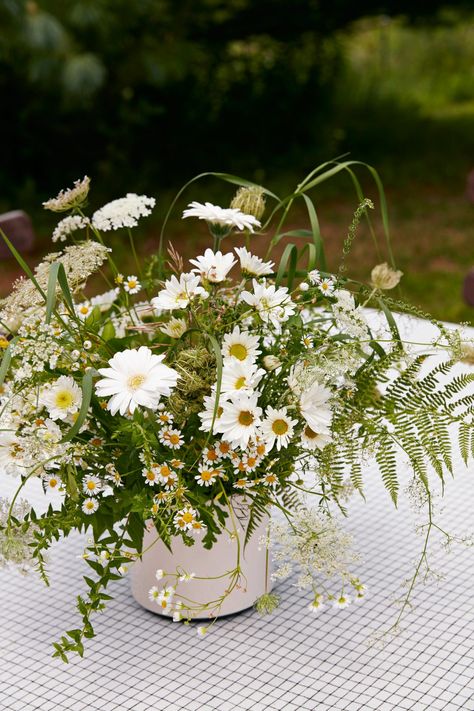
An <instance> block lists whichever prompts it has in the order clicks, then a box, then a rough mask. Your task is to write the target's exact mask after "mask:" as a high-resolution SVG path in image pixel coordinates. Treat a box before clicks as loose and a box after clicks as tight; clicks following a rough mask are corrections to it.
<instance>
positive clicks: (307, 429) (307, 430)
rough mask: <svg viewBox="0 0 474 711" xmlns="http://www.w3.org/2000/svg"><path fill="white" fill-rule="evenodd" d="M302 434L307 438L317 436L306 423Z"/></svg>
mask: <svg viewBox="0 0 474 711" xmlns="http://www.w3.org/2000/svg"><path fill="white" fill-rule="evenodd" d="M304 434H305V437H307V438H308V439H315V438H316V437H317V436H318V435H317V433H316V432H315V431H314V430H312V429H311V427H310V426H309V425H306V427H305V428H304Z"/></svg>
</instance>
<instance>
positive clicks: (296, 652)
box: [0, 319, 474, 711]
mask: <svg viewBox="0 0 474 711" xmlns="http://www.w3.org/2000/svg"><path fill="white" fill-rule="evenodd" d="M400 322H401V326H402V329H403V336H405V337H407V336H409V335H410V334H411V335H413V336H414V338H413V340H417V341H421V340H423V339H427V340H429V338H430V336H431V333H432V331H431V327H430V326H429V324H427V323H426V322H423V321H418V320H414V319H401V321H400ZM470 333H471V335H472V334H473V333H474V332H473V331H471V332H470ZM456 367H457V368H458V366H456ZM459 367H460V368H462V369H469V366H459ZM471 371H472V368H471ZM435 477H436V474H434V473H433V474H432V478H433V480H434V478H435ZM364 479H365V482H366V502H364V501H363V500H362V499H361V498H360V497H359V496H358V495H355V496H354V497H353V499H352V500H351V502H350V503H349V512H350V516H349V518H348V519H347V520H346V521H344V522H343V523H344V525H345V527H346V528H347V530H349V531H351V532H352V534H353V536H354V548H355V550H356V551H360V553H361V556H362V559H361V561H360V562H358V563H356V564H355V565H354V566H353V567H354V569H355V571H356V572H357V574H359V576H360V578H361V580H362V581H363V582H364V583H366V584H367V587H368V593H367V597H366V598H365V599H364V601H363V602H362V603H359V604H353V605H350V606H349V607H348V608H346V609H343V610H335V609H330V608H328V607H327V608H326V609H325V610H324V611H322V612H321V613H319V614H316V615H315V614H313V613H311V612H310V611H309V610H308V603H309V602H310V594H309V593H308V592H300V591H299V590H298V589H297V588H296V587H295V586H294V585H293V583H294V580H291V579H289V580H285V581H282V582H279V583H278V584H277V585H276V588H275V590H276V592H278V593H279V595H280V596H281V605H280V607H279V608H278V609H277V610H276V612H275V613H274V614H273V615H271V616H268V617H259V615H258V614H257V613H256V612H255V611H253V610H248V611H245V612H243V613H241V614H238V615H235V616H232V617H228V618H221V619H220V620H218V621H217V623H216V624H215V625H214V626H213V627H212V630H211V632H210V633H209V634H208V635H207V636H206V637H204V638H202V639H201V638H198V636H197V634H196V628H195V627H194V626H186V625H182V624H176V623H173V622H172V621H171V620H168V619H165V618H162V617H159V616H157V615H154V614H153V613H151V612H148V611H147V610H144V609H142V608H141V607H140V606H139V605H138V604H137V603H136V602H135V601H134V599H133V598H132V596H131V593H130V589H129V586H130V581H129V580H128V579H127V577H126V576H125V577H124V578H123V579H122V580H120V581H118V582H117V583H115V584H114V588H113V590H112V592H113V593H114V594H115V599H114V600H113V601H111V602H110V603H109V604H108V606H107V610H106V612H105V613H104V614H102V615H101V616H100V617H96V620H95V623H96V631H97V637H96V638H94V639H92V640H87V641H86V649H85V657H84V659H80V658H78V657H74V656H73V657H71V660H70V663H69V664H68V665H66V664H64V663H63V662H61V661H60V660H58V659H52V658H51V653H52V651H53V649H52V646H51V643H52V642H53V641H55V640H56V639H57V638H58V637H59V636H60V635H61V634H62V633H63V632H64V631H65V630H66V629H71V628H74V627H76V626H77V625H78V621H79V616H78V613H77V611H76V610H75V609H74V600H75V595H77V594H78V593H79V592H81V591H82V590H83V589H84V583H83V581H82V577H81V576H82V574H83V573H85V574H89V573H88V567H87V566H86V564H85V563H84V561H83V560H82V559H81V554H82V552H83V549H84V537H83V536H79V535H74V536H72V537H71V538H69V539H67V540H65V541H61V542H59V543H58V544H57V545H55V547H54V548H53V549H52V550H51V552H50V561H51V562H50V566H49V569H50V573H51V583H52V584H51V587H50V588H47V587H45V586H44V584H43V583H42V582H41V581H40V580H39V579H38V577H37V576H35V575H34V574H32V575H31V576H27V577H22V576H21V575H20V574H19V573H16V572H12V571H5V570H2V571H0V593H1V604H0V709H1V711H89V709H90V710H91V711H102V710H104V711H115V710H116V711H127V710H130V711H132V710H133V711H184V710H186V711H211V710H216V711H245V710H246V709H249V710H250V711H278V710H279V709H281V710H282V711H325V710H326V709H335V710H337V711H344V710H348V711H368V710H371V709H374V710H375V711H392V710H393V711H395V710H396V711H402V710H405V709H413V710H414V711H425V710H426V711H428V710H429V711H441V710H442V709H444V710H445V711H456V710H457V709H466V711H473V710H474V597H473V589H474V550H473V548H469V547H467V546H462V545H453V546H452V547H451V549H450V550H446V549H445V548H444V547H443V546H442V545H441V543H442V536H441V535H440V534H438V535H436V532H435V534H434V537H433V542H432V544H431V548H432V553H431V555H430V559H429V562H430V566H431V568H432V571H433V573H434V574H438V573H439V574H440V575H441V576H442V577H441V578H440V579H439V580H436V579H434V578H432V579H431V580H429V581H427V583H426V584H420V585H418V586H416V588H415V590H414V593H413V598H412V601H413V608H412V609H411V610H410V611H408V612H407V613H406V615H405V616H404V618H403V619H402V624H401V627H402V629H401V631H400V633H399V634H398V635H396V636H391V635H388V636H386V637H385V638H384V640H383V641H382V642H376V641H375V639H376V638H378V636H379V635H380V633H383V632H384V631H387V630H389V628H390V626H391V625H392V624H393V622H394V620H395V619H396V616H397V612H398V609H399V608H398V606H397V605H396V604H395V603H394V601H395V600H396V599H397V598H401V597H402V596H403V595H404V593H405V592H406V588H404V587H403V582H404V580H406V579H408V578H410V577H411V576H412V574H413V572H414V568H415V565H416V563H417V560H418V559H419V556H420V554H421V551H422V549H423V535H420V533H416V531H415V524H416V522H417V521H418V522H421V523H424V522H425V521H426V519H425V518H424V517H423V515H422V514H421V513H417V512H414V511H413V510H412V508H411V507H410V505H409V502H408V501H407V498H406V497H405V496H404V495H403V493H401V496H400V503H399V506H398V509H396V508H395V507H394V506H393V505H392V504H391V501H390V499H389V495H388V493H387V492H386V491H385V489H384V487H383V484H382V483H381V481H380V476H379V475H378V474H375V470H373V469H372V468H371V466H370V465H369V466H368V467H367V470H366V471H365V472H364ZM407 483H408V476H407V480H406V482H405V483H403V482H402V486H401V489H402V490H403V488H404V486H405V485H406V484H407ZM15 488H16V482H15V480H14V479H13V478H12V477H9V476H6V475H0V491H1V495H2V496H8V495H10V494H12V493H13V492H14V490H15ZM26 492H27V494H28V497H29V498H30V500H31V501H32V502H33V503H36V505H38V507H39V509H41V507H42V506H44V505H45V503H44V496H43V494H42V492H41V490H40V486H39V482H38V481H35V482H31V483H30V484H29V485H28V486H27V487H26ZM473 504H474V466H473V465H472V464H471V466H470V467H468V468H465V466H464V464H463V463H462V462H461V461H460V459H456V460H455V477H454V479H451V477H449V476H448V477H447V478H446V497H445V499H443V500H441V499H438V500H437V501H436V502H435V506H436V509H437V510H438V514H437V515H438V516H439V518H438V522H439V523H440V524H442V527H443V528H445V529H447V530H448V531H449V532H450V533H452V534H453V535H457V536H463V535H467V534H472V533H473V532H474V505H473Z"/></svg>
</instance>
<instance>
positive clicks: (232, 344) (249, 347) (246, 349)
mask: <svg viewBox="0 0 474 711" xmlns="http://www.w3.org/2000/svg"><path fill="white" fill-rule="evenodd" d="M258 346H259V338H258V336H253V335H252V334H250V333H249V332H248V331H241V330H240V328H239V327H238V326H235V327H234V330H233V331H232V333H227V334H226V335H225V336H224V340H223V342H222V357H223V358H224V360H233V361H238V362H240V363H245V364H248V363H253V362H254V361H255V360H256V358H257V356H258V355H259V354H260V350H259V348H258Z"/></svg>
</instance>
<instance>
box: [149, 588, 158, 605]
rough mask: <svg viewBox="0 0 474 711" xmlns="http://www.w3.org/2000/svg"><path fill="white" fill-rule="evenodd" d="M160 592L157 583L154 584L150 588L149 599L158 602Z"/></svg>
mask: <svg viewBox="0 0 474 711" xmlns="http://www.w3.org/2000/svg"><path fill="white" fill-rule="evenodd" d="M159 594H160V590H159V588H157V587H156V585H153V587H152V588H150V589H149V590H148V599H149V600H150V602H157V601H158V596H159Z"/></svg>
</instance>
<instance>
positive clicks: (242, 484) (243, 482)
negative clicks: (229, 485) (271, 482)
mask: <svg viewBox="0 0 474 711" xmlns="http://www.w3.org/2000/svg"><path fill="white" fill-rule="evenodd" d="M250 486H252V482H250V481H249V480H248V479H246V478H245V477H241V478H240V479H237V481H234V489H248V488H249V487H250Z"/></svg>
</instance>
